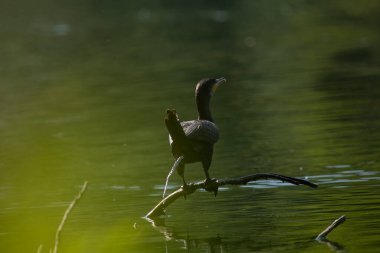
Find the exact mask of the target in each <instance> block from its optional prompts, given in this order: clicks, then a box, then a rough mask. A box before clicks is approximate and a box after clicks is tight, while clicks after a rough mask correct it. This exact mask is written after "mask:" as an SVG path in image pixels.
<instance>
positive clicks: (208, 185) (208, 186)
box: [204, 178, 219, 197]
mask: <svg viewBox="0 0 380 253" xmlns="http://www.w3.org/2000/svg"><path fill="white" fill-rule="evenodd" d="M204 184H205V190H206V191H208V192H213V193H214V195H215V197H216V196H217V195H218V190H219V187H218V180H217V179H216V178H206V180H205V181H204Z"/></svg>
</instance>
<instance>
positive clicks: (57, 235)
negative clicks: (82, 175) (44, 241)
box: [50, 181, 87, 253]
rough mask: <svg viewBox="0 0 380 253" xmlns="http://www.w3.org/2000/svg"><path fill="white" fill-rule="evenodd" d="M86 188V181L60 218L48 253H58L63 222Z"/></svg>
mask: <svg viewBox="0 0 380 253" xmlns="http://www.w3.org/2000/svg"><path fill="white" fill-rule="evenodd" d="M86 188H87V181H85V182H84V183H83V185H82V188H81V190H80V191H79V193H78V195H77V196H76V197H75V198H74V199H73V201H72V202H71V203H70V205H69V206H68V207H67V209H66V211H65V214H64V215H63V217H62V220H61V223H60V224H59V226H58V228H57V232H56V233H55V242H54V248H53V249H52V250H50V252H52V253H57V251H58V244H59V238H60V235H61V231H62V229H63V226H64V225H65V222H66V220H67V217H68V216H69V214H70V212H71V210H72V209H73V207H74V206H75V204H76V203H77V201H78V200H80V198H81V197H82V194H83V193H84V192H85V191H86Z"/></svg>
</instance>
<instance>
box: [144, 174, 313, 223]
mask: <svg viewBox="0 0 380 253" xmlns="http://www.w3.org/2000/svg"><path fill="white" fill-rule="evenodd" d="M262 179H277V180H281V181H283V182H288V183H291V184H294V185H307V186H309V187H312V188H316V187H318V186H317V185H316V184H313V183H311V182H309V181H306V180H303V179H298V178H294V177H288V176H284V175H279V174H272V173H259V174H253V175H248V176H242V177H239V178H229V179H228V178H227V179H220V180H216V181H215V182H213V185H212V187H211V188H215V187H220V186H223V185H245V184H247V183H249V182H251V181H257V180H262ZM197 189H205V190H209V189H210V185H206V184H205V181H200V182H196V183H191V184H189V185H188V186H187V187H186V191H185V190H184V189H183V187H181V188H180V189H178V190H176V191H174V192H173V193H172V194H170V195H168V196H167V197H166V198H164V199H163V200H161V201H160V202H159V203H158V204H157V205H156V206H155V207H154V208H153V209H152V210H151V211H149V213H148V214H147V215H146V216H145V217H146V218H150V219H153V218H154V217H158V216H160V215H162V214H164V213H165V208H166V207H168V206H169V205H170V204H171V203H173V202H174V201H175V200H176V199H178V198H179V197H182V196H187V195H190V194H192V193H194V192H195V191H196V190H197Z"/></svg>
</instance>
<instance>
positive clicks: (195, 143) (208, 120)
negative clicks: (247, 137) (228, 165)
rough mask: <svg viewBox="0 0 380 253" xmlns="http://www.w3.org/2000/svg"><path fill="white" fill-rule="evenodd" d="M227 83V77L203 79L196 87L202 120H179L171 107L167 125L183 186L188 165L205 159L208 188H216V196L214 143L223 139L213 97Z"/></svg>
mask: <svg viewBox="0 0 380 253" xmlns="http://www.w3.org/2000/svg"><path fill="white" fill-rule="evenodd" d="M224 82H226V79H225V78H224V77H222V78H218V79H213V78H206V79H202V80H200V81H199V82H198V83H197V85H196V87H195V101H196V105H197V109H198V119H195V120H191V121H182V122H179V120H178V116H177V113H176V111H175V110H174V109H171V110H169V109H168V110H167V117H166V118H165V124H166V127H167V129H168V131H169V143H170V145H171V148H172V154H173V156H174V158H175V159H176V161H175V163H174V165H173V169H172V170H174V169H176V170H177V172H178V174H179V175H180V176H181V177H182V180H183V184H184V185H183V188H184V189H186V187H187V184H186V180H185V177H184V169H185V164H187V163H195V162H201V163H202V166H203V170H204V173H205V176H206V180H205V186H206V190H208V191H213V192H214V194H215V196H216V194H217V192H218V188H217V187H215V185H214V184H213V182H214V183H215V180H212V179H211V178H210V175H209V172H208V171H209V168H210V165H211V160H212V155H213V146H214V144H215V143H216V142H217V141H218V139H219V130H218V127H217V126H216V124H215V123H214V120H213V118H212V115H211V111H210V100H211V97H212V95H213V94H214V92H215V91H216V89H217V88H218V86H219V85H220V84H222V83H224Z"/></svg>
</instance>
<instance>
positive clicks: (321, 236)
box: [315, 215, 346, 241]
mask: <svg viewBox="0 0 380 253" xmlns="http://www.w3.org/2000/svg"><path fill="white" fill-rule="evenodd" d="M345 220H346V216H344V215H342V216H340V217H339V218H338V219H336V220H334V221H333V223H331V224H330V226H328V227H327V228H326V229H325V230H323V231H322V232H321V233H320V234H319V235H318V236H317V238H315V239H316V240H317V241H323V240H326V237H327V235H328V234H330V232H331V231H333V230H334V229H335V228H336V227H337V226H339V225H340V224H342V223H343V222H345Z"/></svg>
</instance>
